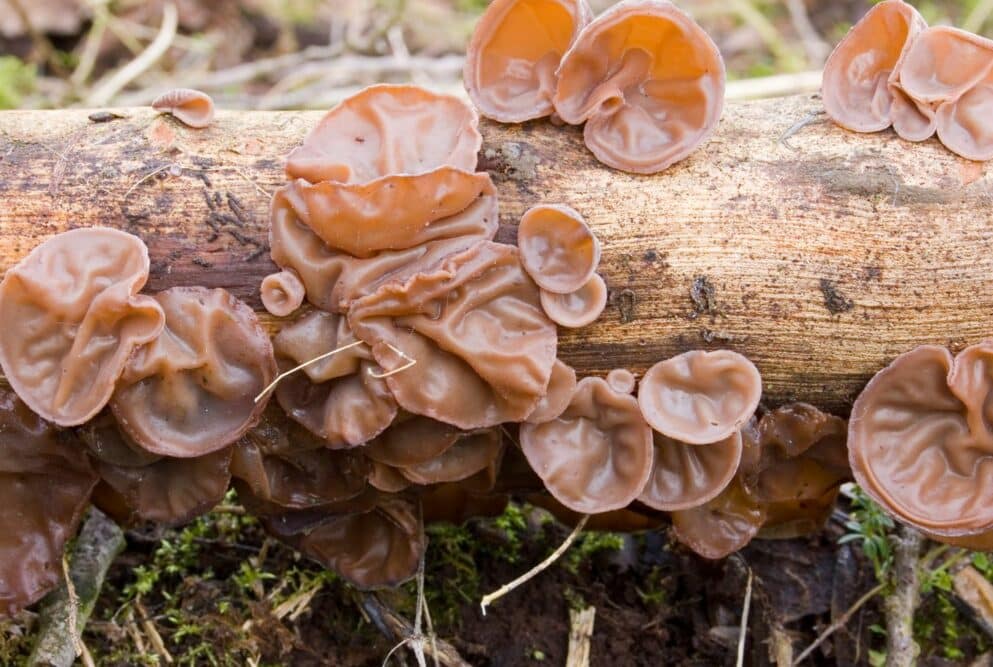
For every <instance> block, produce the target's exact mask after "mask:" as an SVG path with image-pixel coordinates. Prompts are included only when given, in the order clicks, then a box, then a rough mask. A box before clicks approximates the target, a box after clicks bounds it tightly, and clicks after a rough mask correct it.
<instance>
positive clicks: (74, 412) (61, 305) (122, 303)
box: [0, 227, 165, 426]
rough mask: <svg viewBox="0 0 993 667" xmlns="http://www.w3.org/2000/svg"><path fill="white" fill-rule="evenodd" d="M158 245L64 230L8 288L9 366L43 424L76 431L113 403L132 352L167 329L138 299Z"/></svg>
mask: <svg viewBox="0 0 993 667" xmlns="http://www.w3.org/2000/svg"><path fill="white" fill-rule="evenodd" d="M148 270H149V261H148V248H146V247H145V244H144V243H142V241H141V239H139V238H138V237H136V236H133V235H131V234H126V233H124V232H121V231H117V230H116V229H109V228H105V227H91V228H87V229H74V230H71V231H68V232H63V233H62V234H58V235H56V236H54V237H52V238H50V239H48V240H47V241H45V242H44V243H42V244H41V245H39V246H37V247H36V248H35V249H34V250H32V251H31V253H30V254H29V255H28V256H27V257H25V258H24V259H22V260H21V261H20V262H19V263H18V264H17V265H16V266H14V267H12V268H10V269H9V270H8V271H7V273H6V275H5V276H4V279H3V282H0V319H2V320H3V321H4V322H6V325H5V326H4V327H3V328H2V329H0V366H2V368H3V372H4V375H5V376H6V377H7V381H8V382H9V383H10V386H11V387H12V388H13V389H14V391H15V392H17V395H18V396H20V397H21V399H22V400H23V401H24V402H25V403H27V404H28V406H29V407H30V408H31V409H32V410H33V411H34V412H36V413H38V414H39V415H41V416H42V417H43V418H45V419H47V420H49V421H52V422H55V423H56V424H59V425H61V426H75V425H77V424H82V423H84V422H86V421H87V420H89V419H90V418H92V417H94V416H95V415H96V414H97V413H98V412H100V410H101V409H102V408H103V407H104V406H105V405H106V404H107V402H108V401H109V400H110V397H111V394H112V393H113V391H114V386H115V383H116V382H117V379H118V377H119V376H120V375H121V373H122V372H123V370H124V367H125V364H126V363H127V361H128V358H129V357H130V356H131V353H132V351H133V350H134V349H135V348H136V347H138V346H140V345H142V344H144V343H147V342H149V341H151V340H153V339H154V338H156V337H157V336H158V335H159V333H160V332H161V331H162V328H163V326H164V323H165V315H164V313H163V311H162V307H161V306H160V305H159V304H158V303H157V302H156V301H155V300H154V299H152V298H151V297H148V296H141V295H138V291H139V290H140V289H141V288H142V286H144V284H145V281H146V280H147V279H148Z"/></svg>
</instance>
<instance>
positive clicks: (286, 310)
mask: <svg viewBox="0 0 993 667" xmlns="http://www.w3.org/2000/svg"><path fill="white" fill-rule="evenodd" d="M259 292H260V295H261V297H262V305H263V306H264V307H265V309H266V310H268V311H269V312H270V313H272V314H273V315H275V316H276V317H286V316H288V315H291V314H292V313H293V311H295V310H296V309H297V308H299V307H300V306H302V305H303V300H304V299H305V298H306V297H307V290H306V288H304V286H303V282H301V281H300V276H298V275H297V274H296V271H294V270H293V269H284V270H282V271H280V272H278V273H272V274H270V275H268V276H266V277H265V278H263V279H262V285H261V287H260V288H259Z"/></svg>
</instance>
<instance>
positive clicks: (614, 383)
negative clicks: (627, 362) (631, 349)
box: [607, 368, 638, 394]
mask: <svg viewBox="0 0 993 667" xmlns="http://www.w3.org/2000/svg"><path fill="white" fill-rule="evenodd" d="M607 384H609V385H610V388H611V389H613V390H614V391H616V392H617V393H619V394H632V393H634V388H635V387H637V386H638V378H636V377H635V376H634V373H632V372H631V371H629V370H628V369H626V368H615V369H614V370H612V371H610V372H609V373H607Z"/></svg>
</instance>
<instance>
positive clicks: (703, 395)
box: [638, 350, 762, 445]
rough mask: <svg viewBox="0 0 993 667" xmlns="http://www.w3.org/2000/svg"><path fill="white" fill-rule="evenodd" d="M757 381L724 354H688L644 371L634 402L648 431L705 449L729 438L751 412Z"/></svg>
mask: <svg viewBox="0 0 993 667" xmlns="http://www.w3.org/2000/svg"><path fill="white" fill-rule="evenodd" d="M761 397H762V378H761V376H760V375H759V372H758V369H757V368H755V365H754V364H752V362H751V361H749V360H748V359H747V358H745V357H744V356H742V355H740V354H738V353H737V352H732V351H730V350H716V351H714V352H706V351H703V350H692V351H690V352H684V353H683V354H680V355H677V356H675V357H672V358H671V359H666V360H665V361H660V362H659V363H657V364H655V365H654V366H652V367H651V368H650V369H648V372H647V373H645V375H644V376H643V377H642V378H641V385H640V386H639V388H638V403H639V404H640V405H641V410H642V412H643V413H644V415H645V419H646V420H648V423H649V424H651V425H652V428H653V429H655V430H656V431H658V432H659V433H662V434H663V435H667V436H669V437H670V438H673V439H674V440H679V441H680V442H685V443H687V444H691V445H705V444H708V443H712V442H717V441H719V440H724V439H725V438H728V437H730V436H731V435H732V434H734V433H735V432H736V431H738V430H739V429H741V427H742V426H743V425H744V424H745V422H746V421H748V418H749V417H751V416H752V414H754V413H755V408H757V407H758V404H759V399H760V398H761Z"/></svg>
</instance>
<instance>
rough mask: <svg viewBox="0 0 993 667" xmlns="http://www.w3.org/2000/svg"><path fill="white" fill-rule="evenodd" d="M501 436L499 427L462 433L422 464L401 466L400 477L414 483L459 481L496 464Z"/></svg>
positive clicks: (497, 465)
mask: <svg viewBox="0 0 993 667" xmlns="http://www.w3.org/2000/svg"><path fill="white" fill-rule="evenodd" d="M502 454H503V436H502V434H501V433H500V430H499V429H485V430H482V431H477V432H472V433H463V434H461V435H460V436H459V438H458V439H457V440H456V441H455V443H454V444H453V445H452V446H451V447H449V448H448V449H446V450H445V451H444V452H442V453H441V454H439V455H438V456H435V457H433V458H431V459H428V460H427V461H424V462H422V463H416V464H413V465H409V466H404V467H403V468H401V469H400V472H401V473H403V476H404V477H406V478H407V479H409V480H410V481H411V482H414V483H415V484H441V483H444V482H460V481H462V480H465V479H467V478H469V477H472V476H473V475H475V474H477V473H479V472H481V471H483V470H485V469H487V468H493V469H494V471H495V470H496V469H498V468H499V467H500V458H501V456H502Z"/></svg>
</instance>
